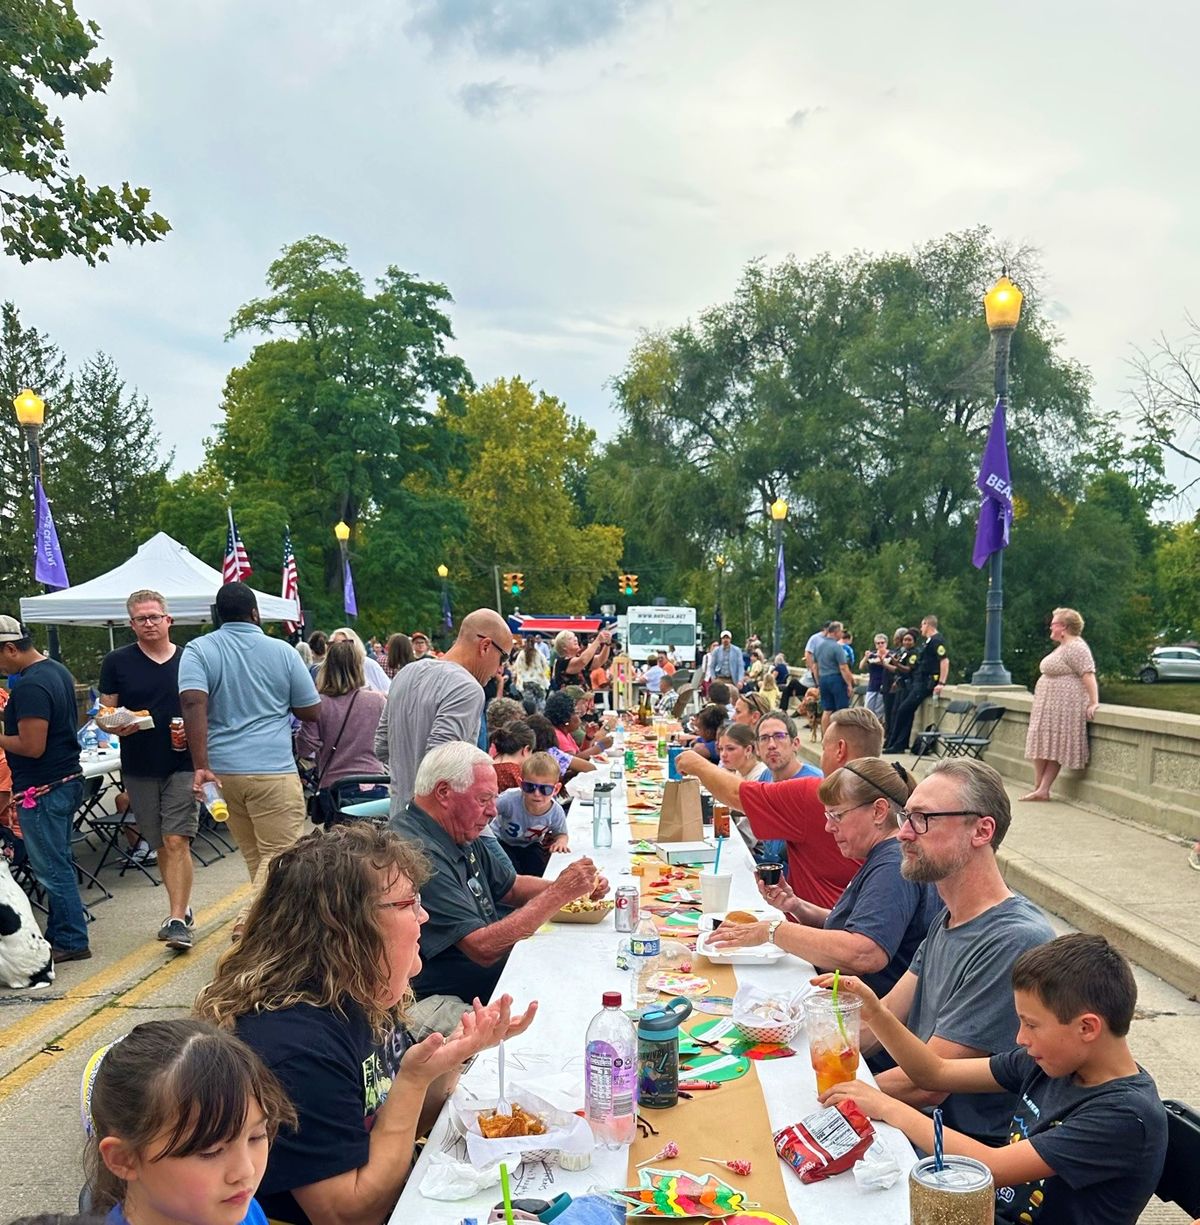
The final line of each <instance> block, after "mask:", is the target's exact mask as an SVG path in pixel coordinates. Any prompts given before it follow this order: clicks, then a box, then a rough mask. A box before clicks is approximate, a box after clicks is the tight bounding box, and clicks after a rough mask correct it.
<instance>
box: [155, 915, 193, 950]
mask: <svg viewBox="0 0 1200 1225" xmlns="http://www.w3.org/2000/svg"><path fill="white" fill-rule="evenodd" d="M158 938H159V939H160V940H165V941H166V944H167V948H169V949H179V950H181V951H183V952H186V951H187V950H188V949H190V948H191V947H192V930H191V928H190V927H188V925H187V924H186V923H184V922H183V920H182V919H168V920H167V921H166V923H164V924H163V926H162V927H161V928H160V929H159V933H158Z"/></svg>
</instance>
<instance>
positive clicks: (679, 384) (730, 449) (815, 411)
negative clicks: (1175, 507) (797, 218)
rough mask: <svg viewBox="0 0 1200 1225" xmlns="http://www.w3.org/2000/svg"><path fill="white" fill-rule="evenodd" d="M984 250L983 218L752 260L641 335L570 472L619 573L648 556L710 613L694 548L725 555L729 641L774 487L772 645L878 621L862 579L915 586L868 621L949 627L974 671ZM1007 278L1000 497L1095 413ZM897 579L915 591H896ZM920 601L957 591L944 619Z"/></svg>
mask: <svg viewBox="0 0 1200 1225" xmlns="http://www.w3.org/2000/svg"><path fill="white" fill-rule="evenodd" d="M1000 263H1001V255H1000V253H999V251H998V250H997V248H996V246H995V244H994V243H993V241H992V239H991V237H990V235H989V234H988V233H987V231H986V230H983V229H976V230H971V231H968V232H966V233H961V234H950V235H947V236H945V237H943V238H941V239H937V240H935V241H933V242H930V243H927V244H925V245H924V246H922V247H920V248H918V249H917V250H915V251H913V252H911V253H908V254H903V255H881V256H880V255H868V254H857V255H854V256H850V257H847V258H845V259H841V260H835V259H833V258H832V257H830V256H820V257H818V258H816V259H813V260H810V261H809V262H808V263H805V264H800V263H798V262H796V261H795V260H792V259H788V260H784V261H782V262H781V263H780V264H778V265H776V266H773V267H771V266H767V265H765V264H763V263H761V262H755V263H752V264H751V265H749V266H748V267H747V269H746V270H745V272H744V274H743V276H742V279H741V281H740V282H739V284H738V286H737V288H736V291H735V293H734V296H733V298H732V300H731V301H729V302H728V303H725V304H722V305H719V306H715V307H713V308H711V309H710V310H707V311H705V312H703V313H702V314H701V315H700V317H699V318H698V319H697V321H696V322H694V323H688V324H686V325H683V326H680V327H677V328H674V329H671V330H669V331H667V332H664V333H656V334H652V335H647V336H645V337H643V338H642V339H641V341H640V342H639V343H638V344H637V346H636V347H635V349H634V351H633V353H632V355H631V357H630V360H629V362H628V364H627V365H626V368H625V370H624V371H623V372H622V373H621V374H620V375H619V376H618V377H617V379H616V380H615V389H616V394H617V402H618V406H619V407H620V409H621V412H622V417H623V425H622V429H621V431H620V434H619V435H618V437H617V438H616V440H615V441H614V442H613V443H612V444H611V445H610V446H609V447H608V448H607V450H606V453H605V455H604V457H603V459H602V461H601V462H600V463H599V464H597V466H596V469H595V471H594V472H593V473H592V475H591V479H590V485H589V494H590V497H591V498H592V500H593V501H594V503H595V505H596V507H597V509H598V511H599V513H602V514H604V515H605V516H607V517H608V519H609V520H610V521H611V522H615V523H618V524H620V525H621V526H623V527H624V528H625V529H626V537H627V539H629V540H630V541H631V542H632V549H631V550H629V551H627V554H626V557H625V564H626V565H627V566H628V567H630V568H636V565H635V562H636V563H642V558H643V557H644V558H645V562H644V564H642V568H645V567H646V566H650V567H657V568H659V569H663V568H666V569H669V571H670V574H669V575H668V576H666V578H665V581H664V584H663V585H664V586H669V587H670V588H673V589H674V590H676V591H689V590H690V591H699V592H700V593H702V594H703V596H704V597H705V599H704V603H705V604H706V605H707V607H708V609H710V610H711V607H712V600H713V598H714V591H715V587H714V581H713V578H714V571H713V563H712V559H713V557H714V555H715V554H717V553H722V554H724V555H726V556H730V557H732V558H733V559H734V564H733V567H732V569H731V571H730V574H729V577H728V579H727V580H726V582H725V594H726V600H725V603H726V620H727V622H730V621H732V622H733V623H734V624H735V626H736V628H737V629H738V630H739V631H740V632H745V631H746V630H747V629H748V628H750V627H749V626H748V625H742V624H741V622H742V621H744V620H745V619H746V614H747V611H748V613H749V619H750V621H751V622H752V624H753V626H754V628H756V629H758V630H759V632H760V633H761V632H763V631H764V630H766V629H768V628H769V626H770V616H771V607H772V599H773V591H774V582H773V573H774V564H773V557H774V551H773V547H772V543H771V531H770V521H769V515H768V507H769V506H770V504H771V502H772V501H773V500H774V499H775V498H776V497H777V496H780V495H782V496H783V497H785V498H786V500H787V501H788V503H789V507H790V510H789V515H788V518H787V521H786V525H785V553H786V556H787V559H788V569H789V586H790V588H791V592H792V594H791V595H789V602H788V604H787V606H785V618H784V622H785V629H786V630H787V633H786V635H785V638H786V645H787V647H788V648H790V649H791V650H792V652H793V654H794V653H795V652H796V651H798V650H799V648H800V646H801V644H802V641H803V639H804V638H806V637H807V634H808V632H809V629H810V628H811V624H812V619H815V618H817V617H820V616H822V615H826V614H830V613H836V614H837V615H838V616H839V617H841V618H842V619H843V620H848V621H850V622H851V624H852V625H853V626H854V628H855V629H856V630H857V631H858V632H860V633H869V632H871V631H873V630H874V629H875V628H877V626H876V625H875V624H873V622H876V621H877V620H879V618H881V617H884V616H885V613H884V612H883V611H882V610H881V608H880V605H879V602H878V599H877V597H876V596H875V595H870V594H869V591H874V592H879V591H883V592H885V593H887V598H888V599H889V600H896V601H899V600H902V599H905V598H907V597H906V596H905V592H908V591H913V592H914V596H913V598H914V599H916V598H917V596H916V594H915V593H917V592H920V591H922V590H923V591H924V593H925V594H924V595H923V596H920V598H919V602H918V603H914V604H913V605H907V604H906V605H903V606H900V605H897V604H893V605H891V606H890V607H889V609H888V611H887V612H886V621H885V623H890V624H891V626H892V628H894V626H895V624H898V623H900V622H901V621H904V620H908V619H913V618H918V617H919V616H920V614H921V613H923V612H926V611H932V612H937V613H939V615H940V616H941V617H942V618H943V622H944V623H946V624H948V625H951V626H954V625H958V624H960V625H961V636H960V637H959V638H958V641H956V642H955V643H954V649H955V653H956V654H955V658H956V661H957V662H958V663H959V664H961V665H962V667H963V668H964V670H965V669H967V668H969V667H970V666H972V665H973V664H974V663H977V662H978V659H979V656H980V653H981V649H982V622H983V616H982V609H983V592H984V580H983V578H982V576H980V575H979V574H978V573H977V572H975V571H974V570H973V568H971V566H970V553H971V542H972V538H973V534H974V525H975V518H976V514H977V508H978V505H979V492H978V490H977V489H976V487H975V476H976V472H977V469H978V464H979V456H980V454H981V452H982V448H983V442H984V439H985V437H986V434H987V430H988V427H989V425H990V422H991V415H992V407H993V402H994V392H993V388H992V360H991V347H990V337H989V335H988V331H987V327H986V324H985V322H984V319H983V312H982V309H981V302H980V299H981V296H982V294H983V292H984V290H985V289H986V288H987V286H988V285H989V284H990V283H991V281H992V280H993V279H994V277H995V273H996V270H997V268H998V267H999V266H1000ZM1014 275H1017V277H1018V279H1020V280H1021V281H1022V285H1023V288H1024V289H1025V290H1026V306H1025V311H1024V313H1023V316H1022V320H1021V326H1020V328H1019V329H1018V331H1017V333H1016V335H1015V336H1014V338H1013V348H1012V367H1011V405H1010V411H1009V435H1008V436H1009V444H1010V460H1011V466H1012V469H1013V480H1014V485H1015V486H1016V488H1017V490H1018V492H1019V493H1020V494H1021V495H1022V497H1024V498H1026V499H1032V500H1036V499H1038V498H1040V497H1041V496H1042V495H1043V494H1044V493H1047V492H1052V491H1058V490H1060V489H1063V488H1070V487H1071V486H1072V484H1073V483H1074V484H1075V485H1077V484H1078V476H1077V472H1076V469H1075V467H1074V466H1073V461H1074V457H1075V455H1076V454H1077V453H1078V452H1079V450H1080V449H1081V447H1082V440H1083V439H1084V438H1085V436H1087V434H1088V432H1089V431H1090V430H1091V428H1092V425H1093V420H1094V418H1093V413H1092V409H1091V406H1090V402H1089V394H1088V393H1089V378H1088V375H1087V373H1086V371H1084V370H1083V368H1082V367H1080V366H1079V365H1078V364H1077V363H1074V362H1071V361H1069V360H1067V359H1065V358H1064V357H1063V356H1062V355H1061V354H1060V353H1059V351H1058V350H1059V339H1058V337H1057V336H1056V335H1055V333H1054V332H1053V330H1052V329H1051V327H1050V326H1049V324H1048V323H1047V321H1046V320H1045V318H1044V316H1043V315H1042V313H1041V311H1040V307H1039V296H1038V292H1037V284H1036V280H1035V278H1034V275H1033V271H1032V269H1029V270H1028V271H1027V275H1022V269H1021V268H1015V269H1014ZM1017 547H1019V542H1017V541H1015V542H1014V549H1013V550H1010V552H1011V551H1015V549H1016V548H1017ZM631 552H632V553H637V554H640V555H641V556H637V557H631V556H630V553H631ZM902 567H903V569H902ZM908 574H920V575H924V576H926V578H927V580H928V582H927V583H925V584H923V586H921V587H917V588H911V587H910V586H909V585H908V580H907V579H906V577H905V576H906V575H908ZM868 589H869V590H868ZM796 593H807V594H805V595H798V594H796ZM832 600H836V601H838V602H839V603H838V604H837V606H831V604H830V601H832ZM935 600H936V602H938V603H941V602H942V601H951V602H957V604H960V605H961V606H962V616H961V618H959V616H958V612H957V609H956V608H955V607H953V605H951V606H946V605H945V604H943V606H942V607H934V606H933V603H934V601H935ZM801 618H803V620H801Z"/></svg>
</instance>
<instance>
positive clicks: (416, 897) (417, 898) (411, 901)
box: [377, 893, 421, 910]
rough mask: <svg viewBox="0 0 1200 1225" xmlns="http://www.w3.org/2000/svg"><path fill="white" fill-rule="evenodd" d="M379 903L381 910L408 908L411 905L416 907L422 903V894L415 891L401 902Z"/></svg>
mask: <svg viewBox="0 0 1200 1225" xmlns="http://www.w3.org/2000/svg"><path fill="white" fill-rule="evenodd" d="M377 904H378V906H379V909H380V910H407V909H408V908H409V907H410V906H412V907H413V908H414V909H416V907H418V906H420V905H421V895H420V894H419V893H414V894H413V895H412V897H406V898H403V899H402V900H401V901H399V902H379V903H377Z"/></svg>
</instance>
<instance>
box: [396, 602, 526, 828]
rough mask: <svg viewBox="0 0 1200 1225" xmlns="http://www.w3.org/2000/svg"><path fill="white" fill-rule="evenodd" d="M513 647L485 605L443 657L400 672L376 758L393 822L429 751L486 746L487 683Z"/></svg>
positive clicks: (507, 631)
mask: <svg viewBox="0 0 1200 1225" xmlns="http://www.w3.org/2000/svg"><path fill="white" fill-rule="evenodd" d="M511 647H512V631H511V630H510V629H509V628H508V623H507V622H506V621H505V620H504V618H503V617H502V616H501V615H500V614H499V613H498V612H493V611H492V610H491V609H490V608H480V609H477V610H476V611H475V612H473V613H468V615H467V616H466V617H464V618H463V621H462V625H461V626H460V627H459V631H458V638H457V639H456V640H455V643H454V645H453V646H452V647H451V648H450V649H449V650H448V651H447V652H446V653H445V655H443V656H442V657H441V659H433V658H428V659H422V660H418V661H416V662H414V663H411V664H408V665H406V666H405V667H403V668H401V669H400V671H399V672H397V673H396V675H395V678H394V679H393V680H392V684H391V688H390V689H389V690H388V697H387V705H386V706H385V707H384V711H383V718H382V719H380V721H379V729H378V731H377V732H376V733H375V756H376V757H378V758H379V760H380V761H382V762H386V763H387V767H388V773H389V774H390V775H391V781H392V802H391V816H392V819H393V820H395V819H396V818H398V817H399V816H400V815H401V814H402V813H403V812H404V810H405V809H406V808H407V807H408V802H409V800H411V799H412V796H413V783H414V782H415V781H416V778H417V767H418V766H420V764H421V760H422V758H423V757H424V756H425V754H426V753H427V752H429V750H430V749H432V748H434V747H435V746H436V745H439V744H447V743H449V742H450V741H452V740H465V741H466V742H467V744H481V741H482V739H483V702H484V698H483V686H484V685H485V684H487V682H488V681H489V680H491V678H492V677H493V676H496V675H497V674H498V673H499V671H500V669H501V668H502V667H503V665H504V661H505V660H506V659H507V658H508V652H509V650H510V649H511ZM481 747H482V746H481Z"/></svg>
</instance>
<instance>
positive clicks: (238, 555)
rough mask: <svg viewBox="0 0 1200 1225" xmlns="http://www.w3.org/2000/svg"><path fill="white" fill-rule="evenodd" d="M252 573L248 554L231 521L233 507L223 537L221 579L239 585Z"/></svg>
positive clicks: (235, 525) (234, 524)
mask: <svg viewBox="0 0 1200 1225" xmlns="http://www.w3.org/2000/svg"><path fill="white" fill-rule="evenodd" d="M253 573H254V570H253V568H252V567H251V565H250V554H249V553H247V552H246V546H245V545H244V544H242V538H241V537H240V536H239V535H238V530H237V524H236V523H234V521H233V507H232V506H231V507H229V533H228V535H226V537H225V560H224V562H223V563H222V564H221V578H222V580H223V581H224V582H226V583H241V582H244V581H245V580H246V579H248V578H249V577H250V575H252V574H253Z"/></svg>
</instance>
